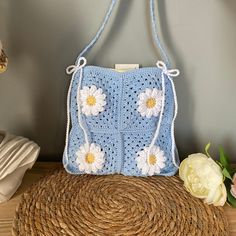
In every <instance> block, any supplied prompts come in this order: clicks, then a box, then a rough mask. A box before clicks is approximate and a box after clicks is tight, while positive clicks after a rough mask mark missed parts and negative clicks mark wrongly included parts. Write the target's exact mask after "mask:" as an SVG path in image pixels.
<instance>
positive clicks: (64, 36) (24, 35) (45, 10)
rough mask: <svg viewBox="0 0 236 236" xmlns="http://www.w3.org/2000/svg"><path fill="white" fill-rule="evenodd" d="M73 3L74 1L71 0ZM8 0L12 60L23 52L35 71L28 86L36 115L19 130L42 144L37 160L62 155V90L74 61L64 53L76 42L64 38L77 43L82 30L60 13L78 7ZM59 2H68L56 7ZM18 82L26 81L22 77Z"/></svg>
mask: <svg viewBox="0 0 236 236" xmlns="http://www.w3.org/2000/svg"><path fill="white" fill-rule="evenodd" d="M73 3H74V4H76V2H75V1H74V2H73ZM9 4H10V7H9V11H10V13H11V14H10V15H9V17H10V19H8V22H9V26H8V29H9V39H8V41H9V46H10V47H9V48H10V51H9V54H11V55H10V57H11V58H12V61H13V60H14V63H15V64H17V63H18V62H20V61H21V60H22V58H24V57H27V58H29V59H30V61H31V62H32V63H33V65H34V75H33V78H30V79H32V80H34V83H33V86H32V84H31V86H32V87H29V88H28V90H29V96H28V99H31V100H32V103H31V106H32V108H31V109H32V113H33V114H34V117H33V118H32V121H31V124H30V129H29V130H23V132H22V135H24V136H27V137H29V138H31V139H33V140H34V141H36V142H37V143H38V144H39V145H40V146H41V156H40V160H41V161H42V160H47V161H52V160H61V158H62V152H63V148H64V137H65V121H66V106H65V104H66V91H67V88H68V86H69V77H68V76H67V75H66V74H65V68H66V67H67V66H68V65H70V64H71V63H73V62H71V61H68V60H67V58H71V55H74V54H75V52H76V51H77V49H78V47H79V45H74V46H75V47H76V48H73V46H71V45H70V47H68V42H71V39H73V41H74V42H79V40H78V31H79V30H80V29H78V28H77V29H76V32H75V31H73V29H74V28H75V26H74V25H73V24H76V23H75V22H71V19H65V18H63V17H62V16H63V12H64V11H70V12H71V13H73V11H76V12H77V13H76V15H78V18H79V15H80V14H79V11H80V9H78V8H77V7H75V5H73V4H72V3H71V4H64V2H63V1H61V2H60V3H59V2H57V1H56V0H53V1H51V2H50V3H49V2H46V1H45V2H44V4H42V2H41V1H40V2H35V1H31V0H21V1H14V0H11V1H9ZM57 4H61V5H62V4H64V5H68V6H65V7H64V5H63V6H58V7H56V8H55V6H56V5H57ZM64 15H65V14H64ZM78 20H79V19H78ZM62 25H63V27H61V26H62ZM82 35H83V34H80V38H81V37H82ZM75 57H76V55H75ZM22 83H25V86H29V85H28V84H26V82H25V81H24V80H22ZM32 91H33V92H32ZM19 93H21V91H19ZM19 125H20V124H19Z"/></svg>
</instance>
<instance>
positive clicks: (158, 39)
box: [77, 0, 170, 67]
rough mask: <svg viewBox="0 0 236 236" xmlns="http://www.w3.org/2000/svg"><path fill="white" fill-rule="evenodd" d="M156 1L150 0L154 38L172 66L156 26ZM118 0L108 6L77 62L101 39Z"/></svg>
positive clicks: (164, 57) (163, 57)
mask: <svg viewBox="0 0 236 236" xmlns="http://www.w3.org/2000/svg"><path fill="white" fill-rule="evenodd" d="M154 1H155V0H149V7H150V17H151V25H152V34H153V38H154V41H155V44H156V46H157V48H158V49H159V50H160V53H161V56H162V59H163V60H164V62H165V64H166V65H167V67H170V60H169V58H168V56H167V53H166V51H165V49H164V47H163V45H162V43H161V41H160V38H159V36H158V32H157V27H156V15H155V9H154V8H155V5H154ZM116 2H117V0H111V3H110V6H109V8H108V11H107V13H106V15H105V17H104V20H103V22H102V24H101V26H100V28H99V29H98V31H97V33H96V35H95V36H94V37H93V38H92V40H91V41H90V43H89V44H88V45H87V46H86V47H85V48H84V49H83V50H82V52H81V53H80V54H79V56H78V58H77V62H78V60H79V58H80V57H82V56H85V55H86V54H87V53H88V52H89V51H90V49H91V48H92V47H93V46H94V44H95V43H96V42H97V40H98V39H99V37H100V36H101V34H102V32H103V30H104V28H105V26H106V25H107V23H108V20H109V18H110V16H111V13H112V10H113V9H114V6H115V4H116Z"/></svg>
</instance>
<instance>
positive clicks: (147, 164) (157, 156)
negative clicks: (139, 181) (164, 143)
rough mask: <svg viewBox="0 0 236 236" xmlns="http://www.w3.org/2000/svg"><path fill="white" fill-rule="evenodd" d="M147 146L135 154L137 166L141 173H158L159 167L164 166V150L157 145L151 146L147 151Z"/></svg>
mask: <svg viewBox="0 0 236 236" xmlns="http://www.w3.org/2000/svg"><path fill="white" fill-rule="evenodd" d="M148 151H149V147H145V148H144V149H143V150H142V151H139V152H138V155H137V158H136V160H137V166H138V168H139V169H140V170H141V171H142V174H143V175H146V174H148V175H154V174H159V173H160V172H161V169H162V168H164V167H165V161H166V157H165V156H164V152H163V151H162V150H161V149H160V148H159V147H157V146H153V147H152V148H151V150H150V151H149V153H148Z"/></svg>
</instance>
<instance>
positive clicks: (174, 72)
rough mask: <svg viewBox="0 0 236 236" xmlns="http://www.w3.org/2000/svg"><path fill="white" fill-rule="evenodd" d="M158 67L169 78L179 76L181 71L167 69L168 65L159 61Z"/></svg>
mask: <svg viewBox="0 0 236 236" xmlns="http://www.w3.org/2000/svg"><path fill="white" fill-rule="evenodd" d="M156 65H157V67H158V68H160V69H162V71H163V73H164V74H166V75H167V76H171V77H176V76H178V75H179V70H178V69H171V70H169V69H167V66H166V64H165V63H164V62H163V61H157V64H156Z"/></svg>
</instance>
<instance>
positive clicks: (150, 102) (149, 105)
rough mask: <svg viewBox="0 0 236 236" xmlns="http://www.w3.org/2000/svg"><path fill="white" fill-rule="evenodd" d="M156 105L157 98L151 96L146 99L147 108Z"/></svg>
mask: <svg viewBox="0 0 236 236" xmlns="http://www.w3.org/2000/svg"><path fill="white" fill-rule="evenodd" d="M155 105H156V99H155V98H149V99H148V100H147V101H146V106H147V108H153V107H155Z"/></svg>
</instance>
